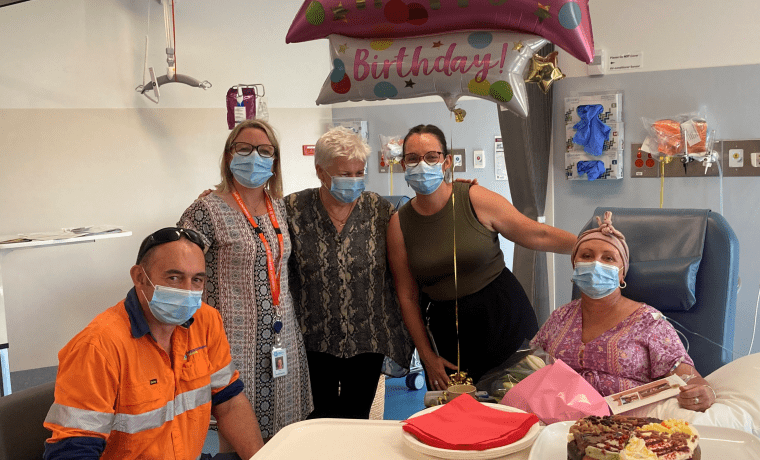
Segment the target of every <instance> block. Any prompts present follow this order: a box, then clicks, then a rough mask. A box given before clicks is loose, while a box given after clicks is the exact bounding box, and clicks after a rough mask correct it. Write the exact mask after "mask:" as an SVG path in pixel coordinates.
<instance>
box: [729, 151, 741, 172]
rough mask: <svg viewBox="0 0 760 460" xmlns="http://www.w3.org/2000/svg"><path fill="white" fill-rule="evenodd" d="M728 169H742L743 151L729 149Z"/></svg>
mask: <svg viewBox="0 0 760 460" xmlns="http://www.w3.org/2000/svg"><path fill="white" fill-rule="evenodd" d="M728 167H729V168H743V167H744V149H729V150H728Z"/></svg>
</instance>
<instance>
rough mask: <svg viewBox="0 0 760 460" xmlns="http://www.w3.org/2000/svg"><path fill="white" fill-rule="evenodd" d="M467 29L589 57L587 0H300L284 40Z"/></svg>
mask: <svg viewBox="0 0 760 460" xmlns="http://www.w3.org/2000/svg"><path fill="white" fill-rule="evenodd" d="M471 30H502V31H515V32H523V33H528V34H533V35H538V36H541V37H544V38H546V39H547V40H549V41H550V42H552V43H554V44H555V45H557V46H559V47H561V48H562V49H564V50H565V51H567V52H568V53H570V54H571V55H573V56H574V57H576V58H577V59H579V60H581V61H584V62H586V63H591V61H592V60H593V58H594V36H593V33H592V31H591V17H590V15H589V8H588V0H541V2H537V1H535V0H426V1H425V0H418V1H413V0H306V1H304V3H303V5H302V6H301V9H300V10H299V11H298V13H297V14H296V17H295V19H294V20H293V23H292V24H291V25H290V29H289V30H288V34H287V36H286V37H285V41H286V42H287V43H297V42H304V41H308V40H315V39H318V38H325V37H327V36H329V35H333V34H335V35H344V36H347V37H353V38H390V39H393V38H409V37H419V36H422V35H430V34H440V33H446V32H459V31H471Z"/></svg>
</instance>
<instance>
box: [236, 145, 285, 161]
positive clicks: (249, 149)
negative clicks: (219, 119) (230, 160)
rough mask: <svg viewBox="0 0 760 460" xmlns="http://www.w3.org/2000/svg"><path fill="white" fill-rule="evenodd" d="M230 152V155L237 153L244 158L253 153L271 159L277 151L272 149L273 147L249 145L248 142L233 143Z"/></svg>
mask: <svg viewBox="0 0 760 460" xmlns="http://www.w3.org/2000/svg"><path fill="white" fill-rule="evenodd" d="M230 150H232V153H237V154H238V155H240V156H244V157H247V156H248V155H250V154H251V153H253V152H257V153H258V154H259V156H261V157H264V158H272V157H273V156H274V154H275V153H277V149H276V148H274V145H270V144H261V145H251V144H249V143H248V142H233V143H232V146H231V149H230Z"/></svg>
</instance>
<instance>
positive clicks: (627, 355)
mask: <svg viewBox="0 0 760 460" xmlns="http://www.w3.org/2000/svg"><path fill="white" fill-rule="evenodd" d="M597 222H598V223H599V227H598V228H596V229H591V230H588V231H586V232H584V233H583V234H582V235H581V236H580V237H579V238H578V240H577V242H576V244H575V247H574V248H573V253H572V264H573V268H574V270H573V283H575V285H576V286H577V287H578V288H579V290H580V291H581V297H580V299H576V300H573V301H571V302H570V303H568V304H566V305H564V306H562V307H560V308H559V309H557V310H556V311H554V312H553V313H552V314H551V315H550V317H549V319H548V320H547V321H546V323H545V324H544V325H543V326H542V327H541V329H540V330H539V332H538V334H536V336H535V337H534V338H533V340H532V341H531V346H532V347H535V348H537V347H540V348H543V349H544V350H545V351H546V352H547V353H549V354H550V355H551V356H553V357H555V358H558V359H561V360H562V361H563V362H565V363H566V364H567V365H569V366H570V367H571V368H573V369H574V370H575V371H576V372H578V374H580V375H581V376H583V377H584V378H585V379H586V380H587V381H588V382H589V383H591V385H592V386H593V387H594V388H595V389H596V390H597V391H598V392H599V393H600V394H601V395H602V396H608V395H611V394H614V393H619V392H622V391H625V390H627V389H629V388H633V387H636V386H640V385H644V384H646V383H648V382H652V381H655V380H658V379H661V378H663V377H666V376H668V375H672V374H678V375H679V376H680V377H681V379H682V380H684V381H685V382H687V384H686V385H684V386H682V387H680V390H681V391H680V394H679V395H678V396H677V398H675V399H674V398H671V399H668V400H665V401H662V402H659V403H656V404H650V405H647V406H644V407H641V408H639V409H635V412H636V413H633V412H630V413H626V414H627V415H636V416H644V415H647V416H652V417H658V418H663V419H665V418H671V417H675V418H682V419H686V420H687V421H690V422H692V423H697V424H705V425H717V426H728V427H732V428H739V429H742V430H744V431H748V432H751V433H754V434H755V435H760V417H757V415H759V414H760V401H758V398H757V397H755V396H754V395H749V396H750V397H749V404H748V405H747V404H742V401H741V400H742V399H747V398H745V397H744V395H743V393H746V392H744V391H743V390H739V392H738V394H737V391H736V390H735V387H736V382H737V379H738V381H739V382H741V380H742V378H743V376H742V372H737V371H739V370H742V369H746V368H747V365H749V367H750V368H752V367H754V368H755V370H754V371H753V372H749V374H748V375H747V384H748V385H747V390H749V389H750V388H754V387H755V385H754V384H753V385H752V387H750V386H749V378H750V376H751V375H752V374H753V373H754V375H755V376H757V375H760V374H758V371H760V359H758V356H760V355H751V356H748V357H746V358H743V359H742V360H737V361H734V362H732V363H730V364H728V365H726V366H724V367H723V368H721V369H718V370H717V371H715V372H714V373H712V374H710V375H709V376H707V378H703V377H702V376H701V375H699V373H698V372H697V370H696V369H695V368H694V362H693V361H692V359H691V357H689V355H688V353H687V352H686V350H685V349H684V347H683V344H682V343H681V340H680V339H679V338H678V335H677V333H676V330H675V329H674V328H673V326H671V325H670V323H669V322H668V321H667V320H666V319H665V318H664V317H663V316H662V314H661V313H660V312H659V311H658V310H656V309H655V308H653V307H651V306H649V305H646V304H644V303H641V302H635V301H633V300H631V299H628V298H626V297H624V296H623V295H622V291H621V289H624V288H625V287H626V284H625V281H624V278H625V275H626V273H627V271H628V259H629V251H628V245H627V244H626V242H625V236H623V234H622V233H620V232H619V231H617V230H615V228H614V227H613V226H612V213H610V212H609V211H608V212H606V213H605V215H604V220H603V221H602V219H600V218H599V217H597ZM743 360H747V361H753V362H754V366H753V363H752V362H747V363H743V362H742V363H740V362H739V361H743ZM744 373H746V372H744ZM755 393H757V391H755ZM724 396H725V397H724ZM737 396H739V397H738V398H737ZM716 401H718V402H719V404H715V403H716ZM742 406H745V407H742ZM746 406H748V407H746Z"/></svg>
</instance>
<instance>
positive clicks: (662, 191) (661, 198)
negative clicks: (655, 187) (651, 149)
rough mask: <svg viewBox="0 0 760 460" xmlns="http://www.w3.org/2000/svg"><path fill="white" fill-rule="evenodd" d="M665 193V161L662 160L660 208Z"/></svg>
mask: <svg viewBox="0 0 760 460" xmlns="http://www.w3.org/2000/svg"><path fill="white" fill-rule="evenodd" d="M664 195H665V161H660V209H662V203H663V197H664Z"/></svg>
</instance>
